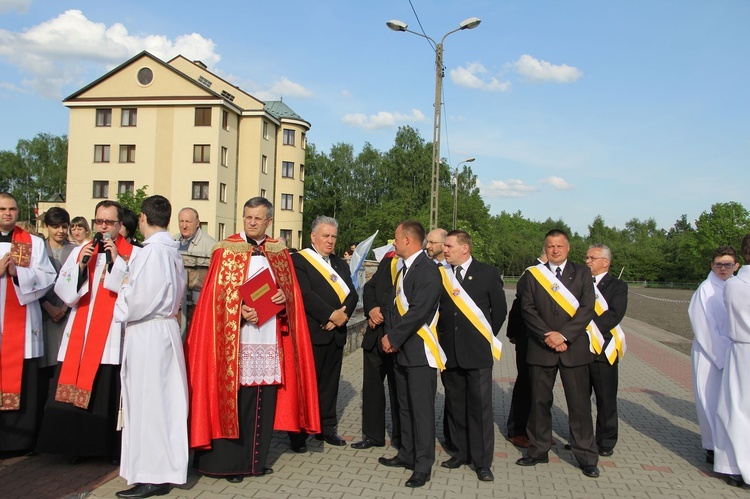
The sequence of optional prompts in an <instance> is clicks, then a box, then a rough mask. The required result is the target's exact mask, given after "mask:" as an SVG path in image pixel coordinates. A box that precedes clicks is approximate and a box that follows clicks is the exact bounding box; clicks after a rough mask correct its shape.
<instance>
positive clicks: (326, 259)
mask: <svg viewBox="0 0 750 499" xmlns="http://www.w3.org/2000/svg"><path fill="white" fill-rule="evenodd" d="M323 260H325V262H326V263H331V259H330V258H328V257H327V256H324V257H323Z"/></svg>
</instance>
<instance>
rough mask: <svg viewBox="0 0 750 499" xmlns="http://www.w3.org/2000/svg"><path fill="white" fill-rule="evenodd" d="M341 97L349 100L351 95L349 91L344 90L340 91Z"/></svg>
mask: <svg viewBox="0 0 750 499" xmlns="http://www.w3.org/2000/svg"><path fill="white" fill-rule="evenodd" d="M341 96H342V97H346V98H347V99H348V98H350V97H351V96H352V93H351V92H350V91H349V90H347V89H344V90H342V91H341Z"/></svg>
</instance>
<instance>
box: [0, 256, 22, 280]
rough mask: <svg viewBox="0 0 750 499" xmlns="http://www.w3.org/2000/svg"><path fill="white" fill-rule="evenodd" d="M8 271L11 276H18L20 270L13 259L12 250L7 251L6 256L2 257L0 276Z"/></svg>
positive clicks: (0, 259)
mask: <svg viewBox="0 0 750 499" xmlns="http://www.w3.org/2000/svg"><path fill="white" fill-rule="evenodd" d="M6 272H7V273H8V275H9V276H11V277H16V276H17V275H18V271H17V270H16V263H15V262H14V261H13V257H12V256H11V254H10V252H8V253H6V254H5V256H4V257H2V258H0V277H3V276H4V275H5V273H6Z"/></svg>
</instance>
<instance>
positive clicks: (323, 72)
mask: <svg viewBox="0 0 750 499" xmlns="http://www.w3.org/2000/svg"><path fill="white" fill-rule="evenodd" d="M412 5H413V6H414V9H415V10H416V14H417V15H418V16H419V20H420V21H421V25H422V27H423V28H424V32H425V33H426V34H427V35H428V36H430V37H432V38H434V39H437V40H439V39H440V38H442V36H443V35H444V34H445V33H447V32H449V31H451V30H453V29H455V28H457V27H458V24H459V23H460V22H461V21H462V20H464V19H466V18H469V17H474V16H476V17H479V18H480V19H481V20H482V23H481V25H480V26H478V27H477V28H476V29H473V30H465V31H460V32H458V33H454V34H452V35H450V36H449V37H448V38H447V39H446V41H445V80H444V106H445V107H444V111H443V132H442V141H441V143H442V148H441V154H442V156H443V157H444V158H447V159H448V160H449V162H450V164H451V165H452V166H455V165H457V164H458V163H459V162H460V161H462V160H464V159H466V158H468V157H475V158H476V161H475V162H474V163H472V164H471V167H472V169H473V170H474V172H475V173H476V174H477V175H478V178H479V181H480V185H481V187H480V188H481V192H482V195H483V197H484V199H485V201H486V202H487V203H488V204H489V205H490V206H491V212H492V213H499V212H500V211H502V210H505V211H509V212H515V211H517V210H520V211H521V212H522V213H523V214H524V215H525V216H526V217H528V218H532V219H535V220H544V219H546V218H547V217H553V218H558V217H561V218H563V219H564V220H565V221H566V222H567V223H568V224H569V225H570V226H571V227H572V228H573V230H575V231H578V232H579V233H584V234H585V233H587V226H588V224H590V223H591V222H592V220H593V219H594V217H595V216H596V215H597V214H600V215H602V216H603V218H604V221H605V223H607V224H608V225H614V226H617V227H618V228H622V227H623V226H624V224H625V222H627V221H628V220H629V219H631V218H634V217H635V218H639V219H642V220H643V219H646V218H649V217H654V218H655V219H656V221H657V223H658V225H659V226H660V227H663V228H669V227H671V226H672V225H673V224H674V222H675V220H677V219H678V218H679V217H680V215H681V214H683V213H686V214H687V215H688V219H689V220H691V221H692V220H695V219H696V218H697V217H698V216H699V215H700V213H701V212H702V211H706V210H709V209H710V207H711V205H712V204H713V203H717V202H727V201H737V202H740V203H742V204H743V205H744V206H745V207H746V208H750V199H748V198H749V197H750V195H749V194H748V193H749V192H750V190H749V189H748V182H747V180H746V179H745V177H746V175H747V172H748V166H750V165H749V163H750V161H749V159H750V126H749V122H750V84H749V82H750V69H749V68H750V65H749V64H748V60H750V59H749V57H750V55H749V54H750V29H748V25H750V2H748V1H746V0H711V1H706V0H701V1H697V0H658V1H654V0H629V1H623V2H606V1H601V0H570V1H565V2H562V1H551V0H549V1H544V0H539V1H524V0H512V1H503V0H464V1H461V2H458V1H447V0H440V1H427V0H412V4H411V5H410V3H409V2H408V0H380V1H377V2H358V1H351V0H349V1H343V0H324V1H322V2H309V1H307V2H303V1H298V0H286V1H285V2H265V1H264V2H259V1H255V0H245V1H234V0H226V1H224V2H218V3H211V2H197V1H193V0H182V1H180V2H154V1H144V0H129V1H128V2H115V1H111V0H95V1H88V0H78V1H67V0H54V1H52V0H47V1H41V0H0V113H1V114H2V116H3V117H4V119H2V120H0V149H3V150H7V149H14V148H15V145H16V143H17V141H18V139H21V138H31V137H33V136H34V135H35V134H37V133H39V132H49V133H53V134H63V133H67V126H68V110H67V108H65V107H64V106H63V105H62V104H61V100H62V98H64V97H66V96H68V95H70V94H71V93H73V92H74V91H76V90H78V89H79V88H81V87H82V86H84V85H86V84H88V83H90V82H91V81H93V80H94V79H96V78H98V77H99V76H101V75H102V74H104V73H105V72H106V71H108V70H109V69H112V68H113V67H115V66H117V65H118V64H120V63H122V62H124V61H125V60H127V59H128V58H130V57H131V56H133V55H135V54H136V53H138V52H140V51H141V50H148V51H150V52H152V53H153V54H154V55H157V56H158V57H161V58H162V59H164V60H168V59H170V58H171V57H173V56H175V55H177V54H178V53H181V54H183V55H184V56H186V57H188V58H191V59H200V60H202V61H203V62H204V63H206V64H207V65H208V66H209V68H210V69H211V70H212V71H214V72H215V73H217V74H220V75H221V76H223V77H225V78H227V79H229V80H230V81H232V82H233V83H235V84H236V85H238V86H240V87H241V88H243V89H244V90H246V91H248V92H249V93H251V94H253V95H256V96H257V97H259V98H261V99H278V98H279V97H283V98H284V102H286V103H287V104H288V105H289V106H290V107H291V108H292V109H294V110H295V111H296V112H297V113H299V114H300V115H301V116H303V117H304V118H305V119H307V120H308V121H309V122H310V123H312V129H311V131H310V133H309V137H308V138H309V141H310V142H313V143H314V144H315V145H316V146H317V147H318V150H322V151H328V150H329V149H330V147H331V145H332V144H335V143H338V142H345V143H349V144H352V145H353V146H354V148H355V151H359V150H361V149H362V147H363V145H364V144H365V142H369V143H371V144H372V145H373V146H375V147H376V148H378V149H380V150H381V151H385V150H387V149H389V148H390V146H391V145H392V142H393V138H394V136H395V133H396V129H397V127H398V126H400V125H411V126H413V127H415V128H417V129H418V130H419V131H420V133H421V135H422V136H423V137H424V138H425V139H426V140H428V141H430V140H432V109H433V100H434V84H435V72H434V61H435V57H434V52H433V51H432V49H431V47H430V46H429V44H428V43H427V41H426V40H425V39H423V38H420V37H418V36H415V35H413V34H410V33H397V32H394V31H391V30H389V29H388V28H387V27H386V26H385V22H386V21H388V20H389V19H399V20H401V21H404V22H405V23H407V24H408V25H409V29H411V30H414V31H418V32H419V31H421V28H420V25H419V23H418V22H417V17H416V16H415V13H414V12H413V11H412Z"/></svg>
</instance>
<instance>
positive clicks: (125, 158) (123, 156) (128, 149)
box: [120, 145, 135, 163]
mask: <svg viewBox="0 0 750 499" xmlns="http://www.w3.org/2000/svg"><path fill="white" fill-rule="evenodd" d="M120 163H135V146H134V145H121V146H120Z"/></svg>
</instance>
